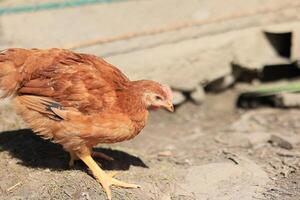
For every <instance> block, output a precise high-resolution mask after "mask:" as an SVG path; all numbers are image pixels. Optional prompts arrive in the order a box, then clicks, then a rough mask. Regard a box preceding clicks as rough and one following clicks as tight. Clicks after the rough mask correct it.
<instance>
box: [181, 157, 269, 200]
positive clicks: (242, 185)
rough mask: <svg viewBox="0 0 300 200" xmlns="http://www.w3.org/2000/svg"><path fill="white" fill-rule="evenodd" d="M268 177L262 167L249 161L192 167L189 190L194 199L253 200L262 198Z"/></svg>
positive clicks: (188, 173)
mask: <svg viewBox="0 0 300 200" xmlns="http://www.w3.org/2000/svg"><path fill="white" fill-rule="evenodd" d="M268 181H269V178H268V175H267V173H266V172H265V171H263V170H262V168H261V167H260V166H258V165H257V164H255V163H254V162H253V161H251V160H248V159H246V158H239V162H238V164H234V163H232V162H220V163H211V164H207V165H201V166H193V167H191V168H190V169H188V171H187V176H186V182H187V183H186V190H188V191H190V192H191V193H193V194H194V195H195V199H214V200H232V199H243V200H254V199H256V198H259V197H261V195H262V191H263V190H264V186H265V185H266V183H267V182H268Z"/></svg>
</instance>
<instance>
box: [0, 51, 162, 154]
mask: <svg viewBox="0 0 300 200" xmlns="http://www.w3.org/2000/svg"><path fill="white" fill-rule="evenodd" d="M0 88H1V89H2V90H4V92H5V96H9V95H13V96H14V104H15V107H16V109H17V111H18V113H19V114H20V115H21V116H22V117H23V118H24V120H25V121H26V122H27V123H28V124H29V126H30V127H31V128H32V129H33V130H34V131H36V132H38V134H39V135H41V136H42V137H44V138H47V139H53V141H54V142H57V143H60V144H62V145H63V147H64V148H65V149H66V150H67V151H78V150H80V149H81V148H86V147H92V146H93V145H96V144H98V143H114V142H120V141H123V140H128V139H131V138H133V137H134V136H136V135H137V134H138V133H139V132H140V131H141V130H142V129H143V127H144V126H145V123H146V120H147V116H148V111H147V106H146V105H145V104H144V102H143V93H144V92H146V91H149V90H150V91H153V92H157V93H162V94H163V95H164V92H163V90H162V89H160V85H159V84H157V83H155V82H153V81H152V82H151V81H134V82H131V81H130V80H129V79H128V78H127V77H126V76H125V75H124V74H123V73H122V72H121V71H120V70H119V69H117V68H116V67H114V66H112V65H110V64H109V63H107V62H105V61H104V60H103V59H101V58H98V57H96V56H92V55H86V54H77V53H74V52H71V51H68V50H64V49H49V50H39V49H31V50H24V49H8V50H6V51H4V52H2V53H0Z"/></svg>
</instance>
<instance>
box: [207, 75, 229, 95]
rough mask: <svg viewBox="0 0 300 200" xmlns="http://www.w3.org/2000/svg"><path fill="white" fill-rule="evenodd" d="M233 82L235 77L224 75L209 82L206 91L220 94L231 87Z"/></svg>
mask: <svg viewBox="0 0 300 200" xmlns="http://www.w3.org/2000/svg"><path fill="white" fill-rule="evenodd" d="M234 82H235V77H234V76H233V75H232V74H228V75H225V76H223V77H221V78H218V79H216V80H214V81H212V82H210V83H209V84H208V85H207V87H206V89H208V91H211V92H221V91H224V90H225V89H227V88H229V87H230V86H232V85H233V84H234Z"/></svg>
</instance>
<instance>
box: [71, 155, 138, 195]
mask: <svg viewBox="0 0 300 200" xmlns="http://www.w3.org/2000/svg"><path fill="white" fill-rule="evenodd" d="M77 156H78V157H79V158H80V159H81V160H82V161H83V162H84V163H85V164H86V165H87V166H88V167H89V168H90V170H91V171H92V173H93V175H94V177H95V178H96V179H97V181H98V182H100V184H101V185H102V187H103V189H104V190H105V192H106V195H107V198H108V199H109V200H111V197H112V195H111V190H110V186H111V185H115V186H120V187H124V188H139V187H140V186H139V185H135V184H129V183H125V182H122V181H119V180H117V179H115V178H113V175H115V173H113V174H111V175H109V174H106V173H105V172H104V171H103V170H102V169H101V168H100V167H99V166H98V165H97V163H96V162H95V161H94V160H93V158H92V157H91V155H90V154H83V155H81V154H80V153H78V154H77Z"/></svg>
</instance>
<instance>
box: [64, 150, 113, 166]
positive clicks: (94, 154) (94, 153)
mask: <svg viewBox="0 0 300 200" xmlns="http://www.w3.org/2000/svg"><path fill="white" fill-rule="evenodd" d="M69 153H70V161H69V167H73V166H74V161H75V160H79V158H78V156H77V155H76V154H75V153H74V152H71V151H70V152H69ZM91 156H92V157H93V158H101V159H104V160H108V161H113V160H114V159H113V158H112V157H110V156H108V155H106V154H104V153H101V152H97V151H92V155H91Z"/></svg>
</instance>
